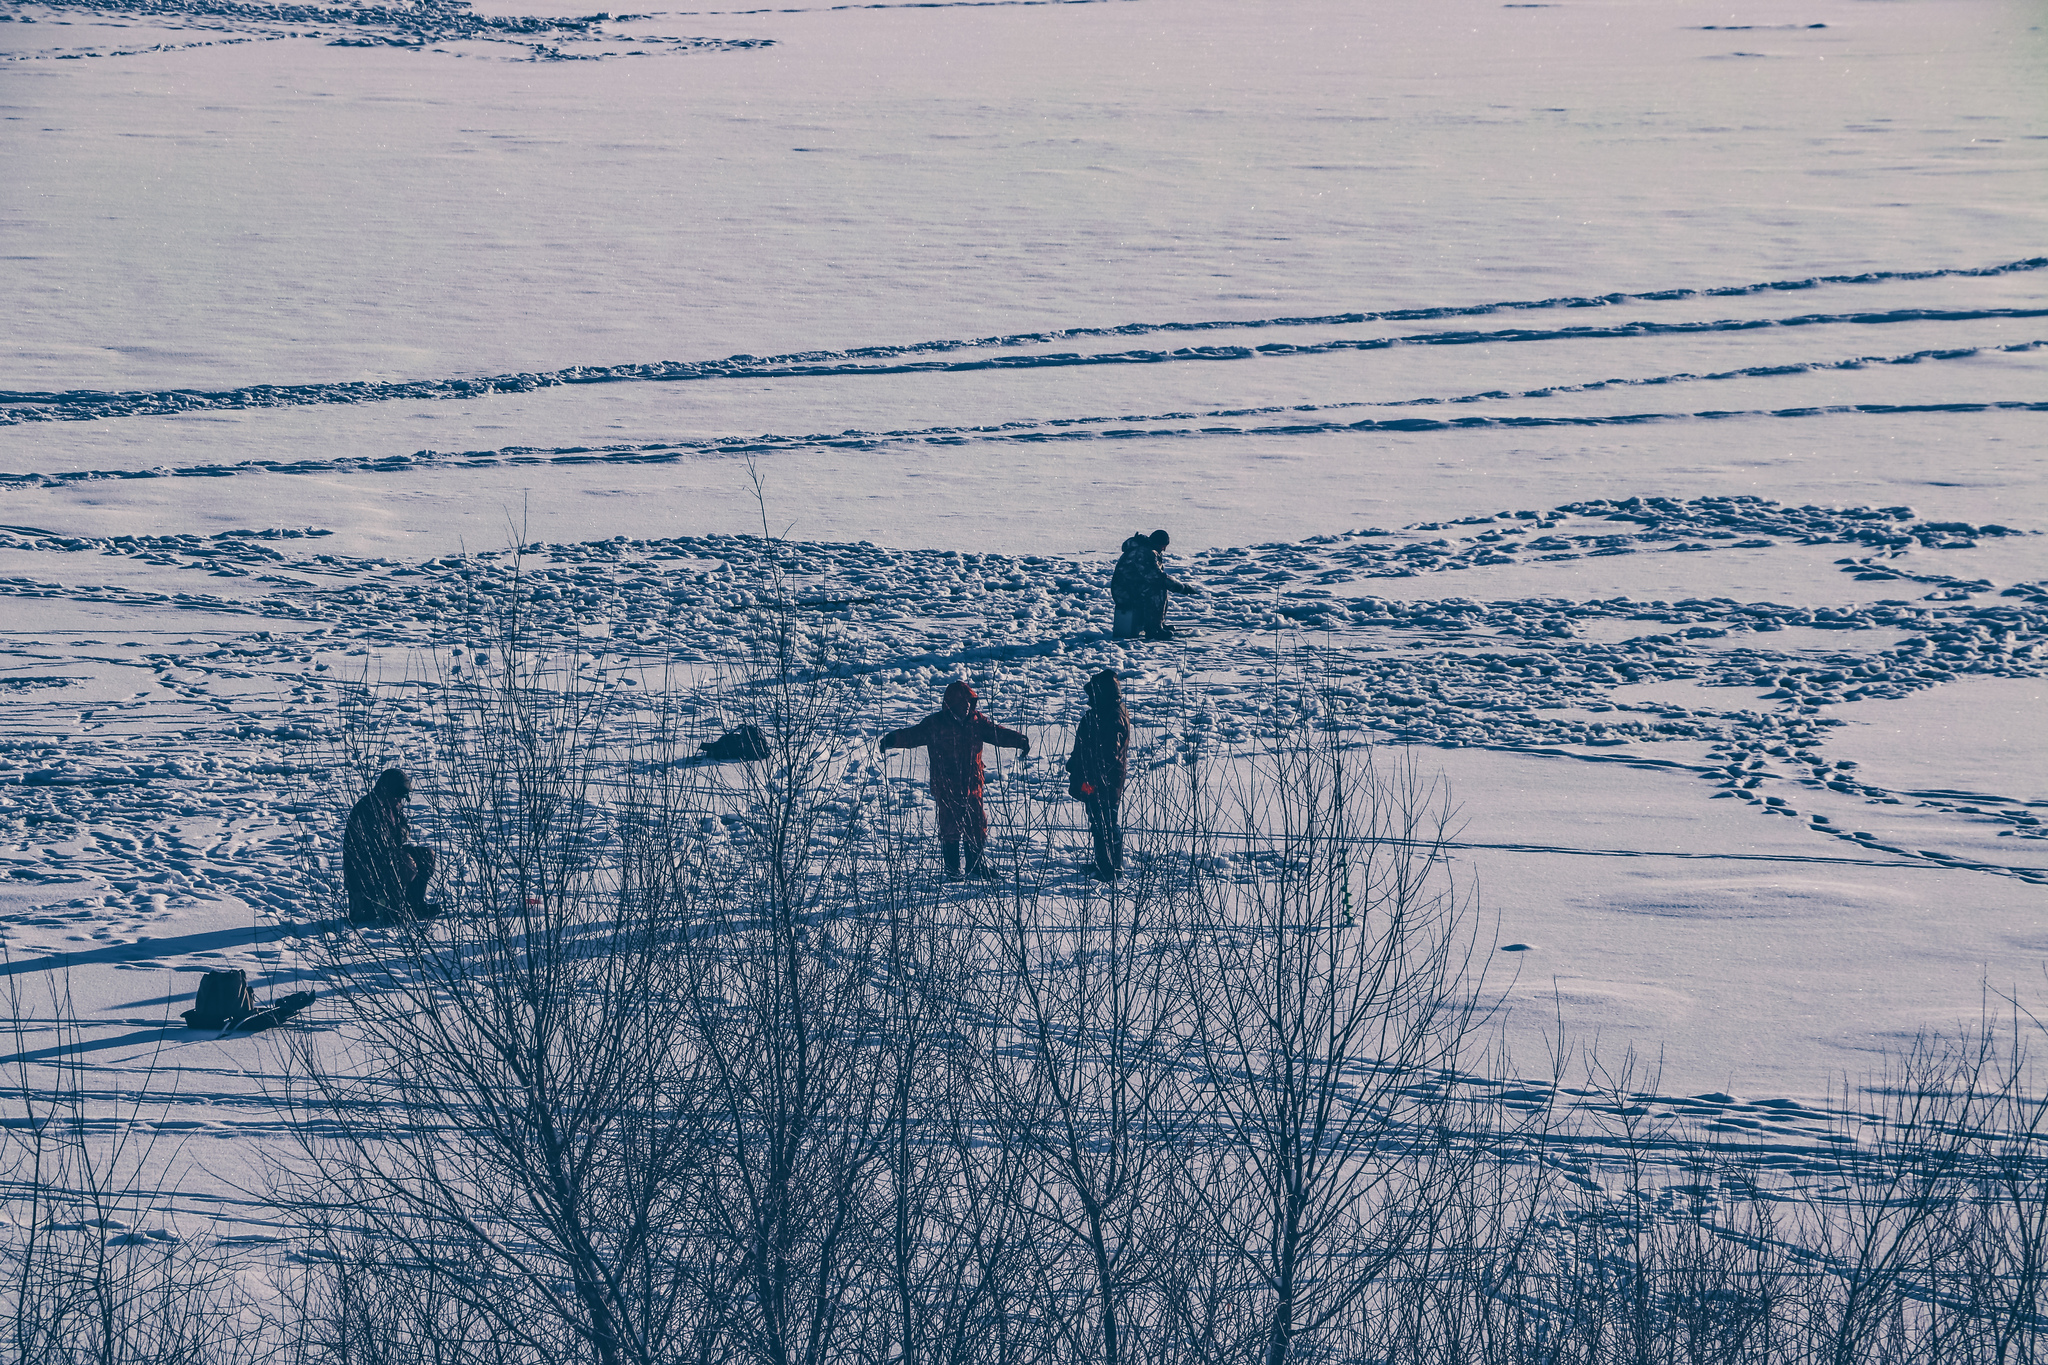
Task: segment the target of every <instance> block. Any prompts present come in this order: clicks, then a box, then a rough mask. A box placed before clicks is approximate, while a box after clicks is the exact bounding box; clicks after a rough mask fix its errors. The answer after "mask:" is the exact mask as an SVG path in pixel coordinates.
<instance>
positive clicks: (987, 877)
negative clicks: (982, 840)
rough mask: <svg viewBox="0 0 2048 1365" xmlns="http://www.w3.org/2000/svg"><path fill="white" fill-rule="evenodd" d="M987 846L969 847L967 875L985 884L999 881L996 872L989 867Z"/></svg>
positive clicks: (971, 845) (974, 845)
mask: <svg viewBox="0 0 2048 1365" xmlns="http://www.w3.org/2000/svg"><path fill="white" fill-rule="evenodd" d="M987 848H988V846H987V845H986V844H969V845H968V846H967V875H968V876H970V877H975V878H978V879H980V880H981V881H985V882H992V881H996V880H998V878H997V876H996V870H995V869H994V868H992V867H990V866H989V865H988V856H987Z"/></svg>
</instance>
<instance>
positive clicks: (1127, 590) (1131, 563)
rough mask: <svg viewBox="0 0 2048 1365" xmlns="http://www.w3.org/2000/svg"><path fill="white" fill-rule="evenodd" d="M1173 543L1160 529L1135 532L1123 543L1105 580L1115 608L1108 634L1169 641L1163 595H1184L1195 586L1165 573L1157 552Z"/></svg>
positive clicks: (1170, 636) (1190, 591)
mask: <svg viewBox="0 0 2048 1365" xmlns="http://www.w3.org/2000/svg"><path fill="white" fill-rule="evenodd" d="M1172 543H1173V538H1172V537H1171V536H1169V535H1167V534H1166V532H1164V531H1154V532H1153V533H1152V534H1151V535H1149V536H1144V535H1135V536H1132V537H1131V538H1130V539H1129V540H1126V541H1125V542H1124V544H1123V554H1122V555H1121V557H1119V558H1118V560H1117V562H1116V572H1115V573H1114V574H1112V575H1110V579H1109V600H1110V601H1111V602H1112V603H1113V604H1114V605H1115V607H1116V621H1115V624H1114V626H1113V627H1112V628H1111V633H1112V634H1113V635H1115V636H1116V637H1117V638H1118V639H1120V640H1128V639H1129V638H1130V637H1131V636H1133V635H1143V636H1144V637H1145V638H1146V639H1148V640H1171V639H1172V638H1173V629H1172V627H1170V626H1168V625H1167V624H1166V595H1167V594H1168V593H1174V594H1176V595H1178V596H1181V597H1185V596H1188V595H1189V594H1191V593H1194V592H1196V591H1198V589H1196V588H1193V587H1191V586H1189V585H1188V584H1186V583H1183V582H1181V581H1180V580H1179V579H1177V578H1171V577H1168V576H1167V572H1166V569H1165V567H1164V566H1163V565H1162V564H1161V563H1160V560H1159V556H1160V552H1161V551H1163V550H1164V549H1165V548H1166V547H1167V546H1168V545H1170V544H1172Z"/></svg>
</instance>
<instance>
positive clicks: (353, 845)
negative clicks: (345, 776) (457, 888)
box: [341, 768, 441, 924]
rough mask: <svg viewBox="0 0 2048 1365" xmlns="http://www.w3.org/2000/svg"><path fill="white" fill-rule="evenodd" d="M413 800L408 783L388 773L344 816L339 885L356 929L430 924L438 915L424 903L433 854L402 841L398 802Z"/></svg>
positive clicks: (397, 773) (437, 908) (401, 814)
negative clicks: (416, 922) (414, 921)
mask: <svg viewBox="0 0 2048 1365" xmlns="http://www.w3.org/2000/svg"><path fill="white" fill-rule="evenodd" d="M411 795H412V782H411V780H410V779H408V778H407V777H406V775H405V774H404V773H403V772H401V771H400V770H399V769H397V768H387V769H385V770H384V772H382V773H381V774H379V775H378V778H377V782H376V785H374V786H372V787H371V788H370V791H369V794H368V795H367V796H365V797H364V798H363V799H362V800H360V801H358V802H356V804H355V808H354V809H353V810H351V811H350V812H349V813H348V832H347V833H346V834H344V835H343V836H342V841H341V884H342V886H343V888H344V889H346V890H347V892H348V917H349V918H350V919H351V920H353V921H355V922H356V923H358V924H364V923H371V924H374V923H378V922H386V923H403V922H404V921H406V920H408V919H431V918H433V917H434V916H435V915H437V914H439V913H440V912H441V907H440V906H438V905H429V904H427V882H428V880H429V879H431V878H432V877H433V875H434V851H433V850H432V849H430V848H426V847H423V846H422V845H419V844H412V843H407V842H406V824H405V808H404V807H403V806H402V805H400V804H399V803H400V802H402V801H404V800H406V798H408V797H410V796H411Z"/></svg>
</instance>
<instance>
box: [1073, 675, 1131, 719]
mask: <svg viewBox="0 0 2048 1365" xmlns="http://www.w3.org/2000/svg"><path fill="white" fill-rule="evenodd" d="M1081 690H1082V692H1083V693H1084V694H1085V695H1086V696H1087V698H1088V702H1089V704H1090V705H1091V706H1097V707H1100V708H1102V709H1103V710H1105V711H1107V710H1112V709H1114V708H1115V707H1116V705H1117V704H1118V703H1119V702H1121V701H1122V700H1123V688H1122V686H1121V685H1119V684H1118V682H1117V679H1116V674H1115V673H1113V672H1111V671H1110V670H1109V669H1107V668H1105V669H1103V670H1102V671H1101V672H1100V673H1097V674H1096V675H1095V676H1094V677H1092V678H1090V679H1089V680H1088V682H1087V685H1086V686H1085V687H1083V688H1082V689H1081Z"/></svg>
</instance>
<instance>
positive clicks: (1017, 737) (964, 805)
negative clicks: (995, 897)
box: [882, 679, 1031, 877]
mask: <svg viewBox="0 0 2048 1365" xmlns="http://www.w3.org/2000/svg"><path fill="white" fill-rule="evenodd" d="M976 700H977V698H976V697H975V695H974V689H973V688H971V687H969V686H968V685H967V684H966V683H964V682H961V681H959V680H958V679H955V680H954V681H952V682H949V683H947V684H946V698H945V705H944V706H943V707H942V708H941V709H939V710H938V711H935V712H933V713H932V714H931V715H929V716H926V717H925V718H924V719H923V720H921V721H919V722H918V723H917V724H915V725H912V726H909V727H907V728H906V729H902V730H891V731H890V732H889V733H888V734H886V735H884V736H882V748H884V749H923V750H925V751H926V753H927V754H928V755H930V758H931V768H932V804H934V805H935V806H937V807H938V809H939V852H940V853H941V855H943V857H944V858H945V861H946V875H947V876H948V877H958V876H959V875H960V845H961V844H962V843H963V842H965V843H966V845H967V875H968V876H970V877H993V876H994V875H995V873H994V872H993V871H991V870H990V868H989V865H988V861H987V858H986V856H985V854H986V851H987V848H988V812H987V810H985V809H984V808H983V807H982V804H981V778H982V767H981V746H982V745H984V744H993V745H995V746H996V747H997V748H999V749H1017V750H1021V751H1022V753H1021V756H1022V757H1025V758H1029V757H1030V756H1031V741H1030V740H1029V739H1027V738H1025V736H1024V735H1022V734H1020V733H1019V732H1018V731H1015V730H1010V729H1006V728H1004V727H1003V726H1000V725H998V724H996V723H995V722H994V721H992V720H990V719H989V718H988V717H987V716H985V715H983V714H982V713H981V712H979V711H977V710H976V709H975V707H974V703H975V701H976Z"/></svg>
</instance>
